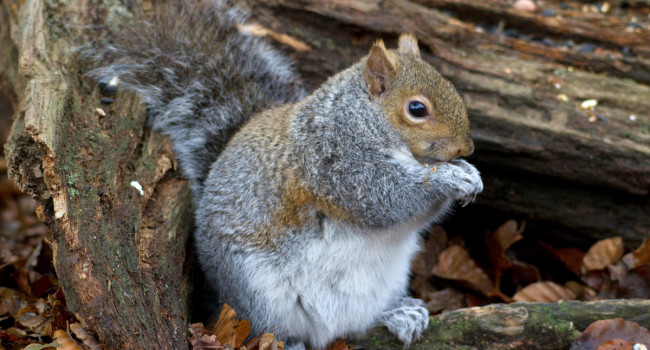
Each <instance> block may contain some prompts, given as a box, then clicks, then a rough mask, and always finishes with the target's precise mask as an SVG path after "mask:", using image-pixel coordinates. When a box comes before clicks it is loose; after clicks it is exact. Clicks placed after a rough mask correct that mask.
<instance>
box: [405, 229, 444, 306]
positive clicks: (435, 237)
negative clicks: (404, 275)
mask: <svg viewBox="0 0 650 350" xmlns="http://www.w3.org/2000/svg"><path fill="white" fill-rule="evenodd" d="M446 247H447V233H446V232H445V230H444V229H443V228H442V227H441V226H434V227H433V229H432V230H431V232H429V237H428V238H427V240H426V242H425V244H424V249H422V251H420V252H419V253H418V254H417V256H416V257H415V259H414V260H413V263H412V264H411V271H413V280H412V281H411V289H413V290H414V291H415V292H416V294H418V292H419V290H420V289H421V288H422V287H423V284H424V283H425V282H426V281H428V280H429V279H430V278H431V276H432V275H433V274H432V272H431V270H432V269H433V267H434V266H435V265H436V263H437V262H438V255H440V253H441V252H442V251H443V250H445V248H446Z"/></svg>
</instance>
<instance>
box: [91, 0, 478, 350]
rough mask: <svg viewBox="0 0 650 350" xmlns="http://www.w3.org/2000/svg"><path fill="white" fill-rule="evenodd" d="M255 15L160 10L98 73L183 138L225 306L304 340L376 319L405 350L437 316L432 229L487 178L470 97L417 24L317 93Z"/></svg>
mask: <svg viewBox="0 0 650 350" xmlns="http://www.w3.org/2000/svg"><path fill="white" fill-rule="evenodd" d="M243 17H244V16H243V15H242V12H241V11H240V10H239V9H238V8H237V5H234V4H232V3H230V2H227V1H199V2H197V3H192V4H190V3H189V2H185V1H181V2H175V3H172V2H170V3H169V4H166V5H165V6H163V5H156V6H155V8H154V11H152V12H151V13H149V14H143V15H141V16H138V17H137V18H136V19H135V20H134V21H135V22H134V24H133V26H132V29H131V30H124V31H123V32H122V33H121V34H120V35H118V36H117V37H116V38H115V40H114V42H113V43H112V44H111V45H108V46H106V47H105V48H104V49H103V50H99V51H96V52H95V53H94V54H95V55H96V56H97V58H98V59H102V58H104V57H105V56H108V57H110V60H111V62H112V63H110V64H109V65H107V66H104V67H100V68H97V69H95V70H93V71H92V72H91V73H90V74H91V75H92V76H94V77H96V78H97V79H98V80H99V82H100V84H102V85H103V86H107V85H111V86H114V84H112V83H110V81H111V80H113V83H114V81H115V77H117V80H118V81H119V83H118V85H117V86H118V87H119V88H120V89H123V90H127V91H132V92H135V93H136V94H138V95H139V96H140V98H141V99H142V101H143V102H144V103H146V105H147V108H148V113H149V122H150V123H151V126H152V128H153V130H155V131H157V132H160V133H162V134H165V135H169V136H170V138H171V139H172V141H173V144H174V150H175V152H176V153H177V158H178V161H179V163H180V167H181V168H182V170H183V172H184V174H185V176H186V177H187V178H188V179H189V180H190V183H191V186H192V189H193V193H194V201H195V206H196V215H195V224H196V231H195V241H196V249H197V252H198V260H199V263H200V266H201V268H202V270H203V272H204V274H205V276H206V279H207V281H208V282H209V284H210V285H211V287H212V288H214V290H215V291H216V294H217V295H218V300H215V301H214V303H215V304H221V303H224V302H226V303H228V304H230V305H231V306H232V307H233V309H234V310H235V311H236V312H237V313H238V314H239V315H240V316H241V317H243V318H246V319H248V320H250V321H251V323H252V326H253V333H255V332H260V331H261V330H262V329H267V330H273V329H275V333H276V337H277V338H278V339H280V340H284V341H286V344H287V348H291V349H301V348H305V346H310V347H314V348H320V347H325V346H326V345H327V344H328V343H330V342H332V341H333V340H335V339H337V338H338V337H342V336H344V335H348V336H353V335H355V334H361V333H364V332H365V331H366V330H368V329H369V328H370V327H373V326H377V325H385V326H386V327H388V329H389V330H390V331H391V332H392V333H394V334H395V335H396V336H397V337H398V338H399V339H400V340H401V341H402V342H404V344H405V346H408V345H409V344H410V343H411V342H412V341H414V340H416V339H418V338H419V337H420V335H421V333H422V332H423V331H424V330H425V328H426V326H427V324H428V320H429V314H428V311H427V310H426V308H424V305H423V303H422V301H420V300H417V299H413V298H410V297H408V295H407V293H408V279H409V271H410V263H411V260H412V258H413V256H414V254H415V253H416V252H417V250H418V249H419V244H420V235H419V233H420V231H422V230H423V229H425V228H427V227H428V226H429V225H431V224H432V223H434V222H436V221H439V220H440V219H441V218H442V217H443V216H444V215H445V214H446V213H447V212H448V211H449V209H450V208H451V207H452V206H453V203H454V202H456V201H460V202H462V203H463V204H467V203H469V202H470V201H473V200H474V198H475V196H476V194H477V193H479V192H481V191H482V189H483V184H482V182H481V178H480V176H479V173H478V171H477V170H476V169H475V168H474V167H473V166H472V165H470V164H469V163H467V162H466V161H464V160H461V159H459V157H463V156H468V155H470V154H471V153H472V152H473V148H474V146H473V142H472V139H471V137H470V128H469V119H468V116H467V111H466V108H465V105H464V103H463V101H462V99H461V97H460V96H459V94H458V93H457V91H456V89H455V88H454V87H453V85H452V84H451V83H450V82H449V81H447V80H446V79H445V78H443V77H442V76H441V75H440V73H438V72H437V71H436V70H435V69H434V68H433V67H432V66H430V65H429V64H427V63H426V62H425V61H423V60H422V58H421V57H420V52H419V49H418V44H417V40H416V38H415V37H414V36H413V35H410V34H404V35H402V36H400V38H399V42H398V48H397V49H395V50H389V49H386V47H385V46H384V44H383V43H382V42H381V41H378V42H376V43H375V44H374V45H373V46H372V48H371V49H370V52H369V54H368V55H367V56H365V57H363V58H361V59H360V60H359V61H358V62H357V63H355V64H354V65H352V66H351V67H350V68H348V69H346V70H344V71H342V72H340V73H338V74H336V75H334V76H332V77H331V78H330V79H329V80H327V81H326V82H325V83H324V84H323V85H322V86H321V87H320V88H318V89H317V90H316V91H314V92H313V93H312V94H310V95H308V96H307V95H306V93H305V91H304V89H303V88H302V85H301V82H300V79H299V78H298V76H297V74H296V73H295V72H294V68H293V67H292V65H291V62H290V61H289V60H288V59H286V58H284V57H283V56H282V55H281V54H280V53H278V52H277V51H276V50H275V49H273V48H272V47H271V46H270V45H269V44H268V43H266V42H265V41H264V40H262V39H260V38H258V37H254V36H251V35H248V34H245V33H241V32H240V31H239V30H238V25H239V24H241V23H243ZM427 164H428V165H427ZM434 164H435V167H433V168H432V166H433V165H434Z"/></svg>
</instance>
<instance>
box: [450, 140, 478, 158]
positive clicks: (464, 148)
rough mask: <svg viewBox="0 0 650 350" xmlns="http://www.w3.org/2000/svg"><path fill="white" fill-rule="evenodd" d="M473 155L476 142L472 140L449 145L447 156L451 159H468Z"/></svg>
mask: <svg viewBox="0 0 650 350" xmlns="http://www.w3.org/2000/svg"><path fill="white" fill-rule="evenodd" d="M472 153H474V142H473V141H472V139H468V140H463V141H461V142H452V143H449V144H448V145H447V156H448V158H449V159H455V158H459V157H467V156H469V155H471V154H472Z"/></svg>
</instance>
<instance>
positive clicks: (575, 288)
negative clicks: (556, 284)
mask: <svg viewBox="0 0 650 350" xmlns="http://www.w3.org/2000/svg"><path fill="white" fill-rule="evenodd" d="M564 287H565V288H568V289H570V290H571V291H572V292H573V294H575V295H576V298H577V299H578V300H591V298H593V297H594V296H595V295H596V291H595V290H593V289H592V288H589V287H587V286H585V285H584V284H582V283H578V282H576V281H568V282H566V283H564Z"/></svg>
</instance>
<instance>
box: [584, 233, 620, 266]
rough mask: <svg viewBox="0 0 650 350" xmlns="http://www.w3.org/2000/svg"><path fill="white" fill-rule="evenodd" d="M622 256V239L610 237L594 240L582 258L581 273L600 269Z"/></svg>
mask: <svg viewBox="0 0 650 350" xmlns="http://www.w3.org/2000/svg"><path fill="white" fill-rule="evenodd" d="M622 256H623V239H622V238H621V237H612V238H607V239H603V240H600V241H598V242H596V244H594V245H593V246H591V248H589V251H587V254H585V256H584V257H583V258H582V267H581V268H580V270H581V271H582V273H583V274H584V273H587V271H594V270H602V269H604V268H606V267H607V265H612V264H615V263H616V262H618V261H619V260H620V259H621V257H622Z"/></svg>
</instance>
